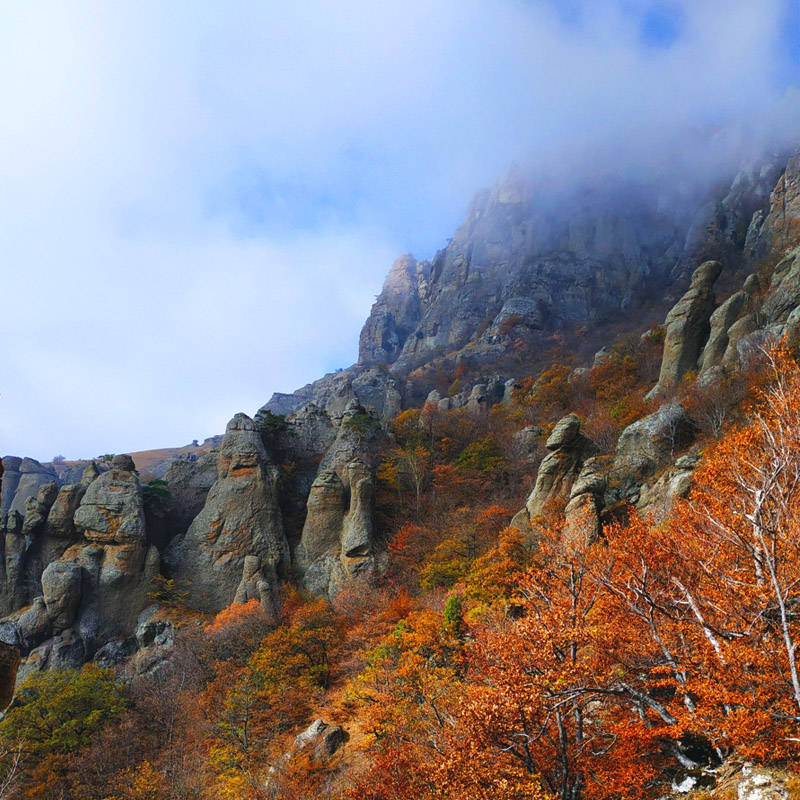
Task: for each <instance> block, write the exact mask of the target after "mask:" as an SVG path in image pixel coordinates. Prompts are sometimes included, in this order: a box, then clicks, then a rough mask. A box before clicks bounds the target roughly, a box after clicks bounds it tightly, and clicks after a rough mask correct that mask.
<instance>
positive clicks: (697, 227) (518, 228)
mask: <svg viewBox="0 0 800 800" xmlns="http://www.w3.org/2000/svg"><path fill="white" fill-rule="evenodd" d="M796 161H797V157H796V156H795V157H793V158H792V159H789V160H788V164H787V156H786V155H771V156H765V157H763V158H762V159H760V160H759V161H758V162H756V163H753V164H750V165H748V166H746V167H744V168H743V169H741V170H740V171H739V172H738V173H737V174H736V175H735V177H734V178H733V179H732V180H731V181H730V183H729V184H728V185H727V187H726V188H724V189H722V190H717V191H716V193H711V195H709V192H708V191H707V190H702V189H701V188H699V187H690V186H688V185H682V186H680V187H676V188H674V189H670V188H669V183H668V182H667V181H666V180H665V181H664V182H663V183H661V184H659V185H658V188H654V186H653V185H652V184H636V183H635V182H633V181H625V180H623V179H620V178H614V177H611V176H604V177H603V178H602V179H598V180H596V181H595V182H594V184H592V183H587V184H584V185H579V186H578V187H572V188H569V189H567V188H560V187H558V186H557V185H556V186H553V185H551V184H547V185H541V184H537V183H536V182H535V181H533V180H532V179H531V178H527V177H525V176H523V175H522V174H521V173H519V172H518V171H516V170H512V171H511V172H509V173H508V174H507V175H506V176H505V177H504V179H503V180H502V181H501V182H500V183H499V184H498V185H497V186H496V187H495V188H494V189H493V190H492V191H485V192H481V193H479V194H478V195H477V196H476V197H475V199H474V200H473V202H472V204H471V205H470V208H469V210H468V212H467V215H466V219H465V220H464V222H463V223H462V224H461V226H460V227H459V228H458V229H457V231H456V232H455V234H454V236H453V238H452V239H451V240H450V241H449V243H448V244H447V246H446V247H445V248H444V249H443V250H440V251H439V252H438V253H437V254H436V255H435V256H434V257H433V259H431V260H430V261H424V260H423V261H418V260H417V259H415V258H414V257H413V256H411V255H405V256H402V257H400V258H399V259H398V260H397V261H396V262H395V263H394V265H393V266H392V268H391V270H390V271H389V274H388V276H387V278H386V281H385V283H384V286H383V289H382V291H381V293H380V295H379V296H378V298H377V300H376V302H375V304H374V306H373V307H372V311H371V313H370V316H369V319H368V320H367V321H366V323H365V325H364V327H363V329H362V331H361V336H360V342H359V360H358V363H357V364H355V365H353V366H352V367H350V368H349V369H346V370H343V371H342V372H341V373H337V374H332V375H327V376H325V377H324V378H323V379H321V380H319V381H317V382H315V383H313V384H310V385H308V386H305V387H303V388H302V389H299V390H298V391H296V392H295V393H294V394H291V395H283V394H276V395H273V397H272V398H271V400H270V401H269V402H268V403H267V404H266V405H265V407H264V408H265V409H268V410H270V411H273V412H275V413H280V414H286V413H291V412H292V411H296V410H298V409H299V408H301V407H302V406H303V405H304V404H306V403H309V402H313V403H315V404H316V405H318V406H320V407H322V408H325V409H326V410H328V411H330V412H331V413H333V414H337V413H341V411H342V409H343V408H344V405H346V403H347V402H348V401H349V400H352V399H357V400H358V401H359V402H361V403H362V404H364V406H365V407H367V408H371V409H373V410H374V411H375V412H376V413H377V414H378V416H380V417H381V418H384V419H390V418H391V417H392V416H394V415H395V414H396V413H397V411H398V410H399V409H400V408H403V407H408V406H413V405H418V404H419V403H420V402H421V401H422V400H424V399H425V394H426V393H427V391H430V390H432V389H439V390H441V388H442V387H441V386H439V385H436V380H435V378H434V377H433V375H434V373H435V372H436V371H437V370H438V371H439V373H441V372H444V373H446V374H447V375H450V376H452V375H453V374H454V373H456V371H458V372H459V373H460V374H463V375H466V376H468V377H469V378H471V379H472V381H473V384H475V383H485V382H486V381H487V380H488V379H489V378H490V377H491V375H492V374H493V373H496V372H498V371H500V370H505V377H506V378H514V377H517V376H519V375H521V374H529V372H530V371H531V370H532V368H533V367H535V366H537V354H539V355H541V353H542V352H543V351H544V350H546V349H547V345H548V342H549V341H550V340H551V338H552V336H553V335H554V334H560V335H562V336H567V337H572V340H573V344H578V342H577V340H575V336H574V334H575V333H578V335H579V336H580V337H582V338H583V339H584V340H589V341H597V339H598V338H599V337H601V336H602V335H603V333H602V331H603V330H609V331H610V328H611V327H613V325H614V324H617V323H619V321H620V320H626V321H627V323H628V328H629V329H634V328H637V327H640V328H644V327H646V323H647V322H656V321H660V319H663V315H664V314H665V313H666V312H667V310H668V309H669V307H670V305H671V304H672V303H674V301H675V300H677V298H678V297H680V295H681V293H682V292H683V290H684V287H685V285H686V282H687V278H688V276H689V274H690V273H691V272H692V271H693V269H694V268H695V267H696V266H697V265H698V264H699V263H700V262H701V261H702V260H705V259H707V258H709V257H714V258H719V259H722V261H723V263H724V264H725V270H726V275H732V276H733V275H735V274H737V271H738V270H740V269H741V268H742V265H743V264H744V263H745V262H747V263H751V264H752V263H755V262H757V261H759V260H761V259H763V258H764V257H765V256H766V254H767V253H768V252H771V248H773V246H774V247H775V248H776V249H780V247H781V246H784V247H785V246H788V243H790V242H791V241H792V235H793V228H792V225H793V223H792V220H793V219H795V218H796V216H794V215H796V211H797V210H796V208H794V206H793V203H796V200H794V199H793V198H794V197H796V193H797V189H796V186H795V185H794V182H795V181H796V180H797V178H796V173H797V163H796ZM794 235H795V236H796V233H795V234H794ZM795 241H796V239H795ZM606 335H608V336H613V334H611V333H607V334H606ZM538 366H541V363H538ZM420 367H424V369H423V370H420V369H419V368H420ZM415 370H416V372H415ZM425 377H427V380H426V379H425ZM409 378H411V379H412V380H409ZM415 378H417V379H419V380H418V381H417V382H416V383H415V381H414V380H413V379H415ZM457 402H460V401H457Z"/></svg>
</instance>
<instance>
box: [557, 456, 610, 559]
mask: <svg viewBox="0 0 800 800" xmlns="http://www.w3.org/2000/svg"><path fill="white" fill-rule="evenodd" d="M606 486H607V481H606V477H605V475H604V474H603V470H602V468H601V465H600V462H599V461H598V460H597V459H596V458H590V459H588V460H587V461H586V462H585V463H584V465H583V468H582V469H581V471H580V474H579V475H578V478H577V480H576V481H575V483H573V484H572V488H571V489H570V493H569V502H568V503H567V507H566V508H565V509H564V519H565V524H564V535H563V539H562V541H563V543H564V544H565V546H567V547H570V546H572V547H575V546H578V547H580V546H582V545H586V544H590V543H591V542H594V541H597V539H598V537H599V536H600V531H601V528H602V526H601V522H600V516H601V512H602V509H603V498H604V496H605V491H606Z"/></svg>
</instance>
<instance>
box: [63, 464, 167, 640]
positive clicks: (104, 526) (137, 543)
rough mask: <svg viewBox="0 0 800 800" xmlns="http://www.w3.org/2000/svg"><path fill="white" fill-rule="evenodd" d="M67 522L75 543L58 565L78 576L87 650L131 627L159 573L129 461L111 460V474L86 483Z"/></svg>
mask: <svg viewBox="0 0 800 800" xmlns="http://www.w3.org/2000/svg"><path fill="white" fill-rule="evenodd" d="M73 522H74V525H75V528H76V529H77V530H78V531H79V532H80V533H81V540H80V541H79V542H77V543H75V544H74V545H72V546H71V547H70V548H69V549H67V550H66V551H65V552H64V554H63V556H62V557H61V561H62V562H64V563H66V564H70V565H77V566H79V567H81V568H82V570H83V572H82V575H83V582H84V584H85V587H84V588H85V589H86V591H85V592H84V599H85V602H84V603H82V604H81V609H80V620H79V621H78V626H79V628H80V632H81V636H82V637H83V639H84V640H85V641H86V642H87V644H88V645H90V647H89V648H88V649H91V648H93V646H94V643H95V642H96V641H97V640H98V639H101V638H103V637H104V636H106V635H108V634H109V633H110V632H111V631H115V630H120V629H126V628H130V627H131V626H133V625H134V624H135V622H136V618H137V617H138V615H139V612H140V611H141V610H142V609H143V608H144V607H145V606H146V605H147V604H148V592H149V591H150V590H151V588H152V582H153V580H154V579H155V576H156V575H157V574H158V571H159V566H160V561H159V556H158V551H157V550H156V548H155V547H148V545H147V539H146V535H145V524H144V506H143V503H142V490H141V487H140V485H139V478H138V476H137V475H136V472H135V471H134V465H133V460H132V459H131V457H130V456H127V455H118V456H115V457H114V459H113V461H112V463H111V469H110V470H109V471H108V472H105V473H103V474H102V475H101V476H100V477H98V478H96V479H95V480H94V481H92V483H91V484H90V485H89V486H88V488H87V489H86V493H85V494H84V496H83V499H82V500H81V503H80V506H79V507H78V510H77V511H76V512H75V516H74V519H73ZM62 613H63V612H62Z"/></svg>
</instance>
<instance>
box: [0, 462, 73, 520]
mask: <svg viewBox="0 0 800 800" xmlns="http://www.w3.org/2000/svg"><path fill="white" fill-rule="evenodd" d="M7 458H8V457H7ZM16 461H19V463H18V464H17V465H16V468H14V462H16ZM4 462H5V459H4ZM8 462H9V463H8V464H5V463H4V465H3V466H4V468H5V469H7V470H8V473H9V475H8V485H7V486H4V490H3V514H4V515H6V514H7V513H9V512H11V511H18V512H19V513H20V514H22V515H23V516H24V514H25V501H26V500H27V499H28V498H29V497H36V494H37V492H38V491H39V487H40V486H44V485H45V484H46V483H51V482H54V483H55V484H56V485H57V486H58V485H60V481H59V480H58V476H57V475H56V473H55V471H54V470H52V469H51V468H49V467H45V466H43V465H42V464H40V463H39V462H38V461H36V459H33V458H23V459H16V458H14V457H13V456H12V457H10V458H8ZM15 473H18V476H19V477H17V475H16V474H15ZM4 484H5V479H4ZM12 487H13V488H14V492H13V495H12V494H11V488H12ZM7 500H8V505H6V501H7Z"/></svg>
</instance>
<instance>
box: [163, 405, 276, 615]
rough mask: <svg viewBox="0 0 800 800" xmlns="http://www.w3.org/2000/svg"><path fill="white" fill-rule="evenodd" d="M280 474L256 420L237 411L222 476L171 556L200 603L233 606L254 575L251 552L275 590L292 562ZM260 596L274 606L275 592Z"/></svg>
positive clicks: (220, 465)
mask: <svg viewBox="0 0 800 800" xmlns="http://www.w3.org/2000/svg"><path fill="white" fill-rule="evenodd" d="M278 475H279V474H278V469H277V468H276V467H275V466H274V465H273V464H272V463H271V460H270V457H269V455H268V454H267V451H266V448H265V447H264V443H263V441H262V438H261V433H260V431H259V429H258V426H257V425H256V423H255V422H253V420H252V419H250V417H248V416H247V415H246V414H237V415H236V416H235V417H234V418H233V419H232V420H231V421H230V422H229V423H228V427H227V429H226V431H225V437H224V439H223V440H222V445H221V446H220V450H219V456H218V459H217V480H216V482H215V483H214V485H213V486H212V487H211V490H210V491H209V493H208V497H207V498H206V502H205V505H204V507H203V510H202V511H201V512H200V513H199V514H198V516H197V517H196V518H195V520H194V522H192V524H191V525H190V527H189V530H188V531H187V532H186V536H185V537H184V538H183V540H182V541H181V542H180V543H179V544H178V545H177V551H176V552H175V553H173V554H172V556H171V557H172V558H174V559H175V562H176V564H177V569H176V577H177V578H178V579H180V580H182V581H185V583H186V585H187V588H188V589H189V593H190V602H191V603H192V604H193V605H194V606H195V607H197V608H199V609H201V610H205V611H219V610H221V609H222V608H224V607H225V606H227V605H229V604H230V603H231V602H232V601H233V599H234V597H235V596H236V594H237V590H238V589H239V585H240V583H242V581H243V578H246V580H247V581H249V582H250V583H252V582H253V580H254V578H253V574H252V573H253V565H254V563H255V562H254V561H252V560H250V561H247V558H248V557H251V559H252V558H255V559H257V560H258V567H257V568H256V572H257V574H258V575H259V576H260V578H261V579H263V586H268V587H270V590H272V589H273V588H274V587H275V583H276V579H277V576H278V573H279V572H280V571H282V570H284V569H286V568H287V567H288V566H289V546H288V544H287V541H286V537H285V536H284V531H283V521H282V518H281V513H280V508H279V505H278ZM245 568H246V573H245ZM257 583H258V580H256V584H257ZM261 600H262V602H263V603H264V604H265V607H267V608H268V609H270V610H272V601H271V598H270V597H268V596H266V595H265V596H262V597H261Z"/></svg>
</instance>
